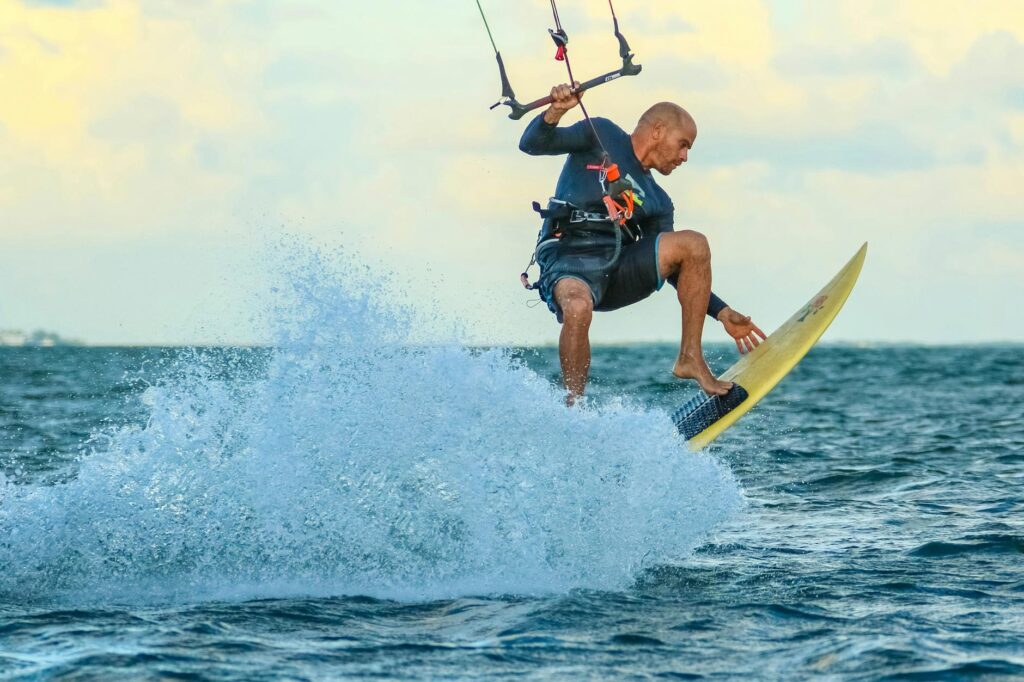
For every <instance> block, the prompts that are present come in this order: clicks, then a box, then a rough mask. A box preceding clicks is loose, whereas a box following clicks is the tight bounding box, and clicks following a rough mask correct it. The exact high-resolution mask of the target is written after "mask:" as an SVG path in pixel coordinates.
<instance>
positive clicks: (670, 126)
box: [630, 102, 697, 175]
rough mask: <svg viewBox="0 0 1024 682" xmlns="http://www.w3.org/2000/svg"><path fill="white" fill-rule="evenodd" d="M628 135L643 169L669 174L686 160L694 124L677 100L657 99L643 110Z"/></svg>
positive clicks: (695, 134) (694, 136)
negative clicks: (658, 100)
mask: <svg viewBox="0 0 1024 682" xmlns="http://www.w3.org/2000/svg"><path fill="white" fill-rule="evenodd" d="M630 137H631V138H632V141H633V151H634V153H636V158H637V159H639V160H640V163H641V165H642V166H643V167H644V170H650V169H652V168H653V169H655V170H657V171H658V172H659V173H661V174H662V175H668V174H669V173H671V172H672V171H673V170H675V169H676V168H678V167H679V165H680V164H682V163H685V162H686V159H687V156H688V155H689V153H690V148H691V147H692V146H693V143H694V141H695V140H696V139H697V124H696V123H695V122H694V120H693V116H690V114H689V113H688V112H687V111H686V109H683V108H682V107H681V106H679V105H678V104H673V103H672V102H658V103H657V104H655V105H654V106H653V107H651V108H650V109H648V110H647V111H645V112H644V115H643V116H641V117H640V121H639V122H638V123H637V124H636V130H634V131H633V134H632V135H631V136H630Z"/></svg>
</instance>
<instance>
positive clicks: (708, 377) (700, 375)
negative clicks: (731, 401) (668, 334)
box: [658, 230, 732, 395]
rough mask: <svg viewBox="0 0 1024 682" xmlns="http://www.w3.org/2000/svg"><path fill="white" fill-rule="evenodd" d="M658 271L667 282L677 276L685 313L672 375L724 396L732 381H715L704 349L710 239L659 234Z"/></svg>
mask: <svg viewBox="0 0 1024 682" xmlns="http://www.w3.org/2000/svg"><path fill="white" fill-rule="evenodd" d="M658 272H659V274H660V275H661V276H662V278H664V279H667V278H669V277H671V276H672V275H678V281H677V283H676V296H677V297H678V298H679V305H680V307H682V310H683V333H682V340H681V342H680V344H679V357H678V358H677V359H676V364H675V366H674V367H673V368H672V373H673V374H675V375H676V376H677V377H679V378H681V379H695V380H696V381H697V383H698V384H700V387H701V388H702V389H704V392H705V393H707V394H708V395H725V394H726V393H727V392H728V391H729V389H730V388H732V382H731V381H719V380H718V379H715V377H714V375H713V374H712V373H711V370H710V368H708V363H707V361H705V360H704V352H703V350H702V349H701V335H702V333H703V331H704V316H705V315H706V314H707V312H708V298H709V297H710V295H711V248H710V247H709V246H708V240H707V238H705V237H704V235H702V234H701V233H699V232H694V231H693V230H683V231H682V232H666V233H663V234H661V235H659V241H658Z"/></svg>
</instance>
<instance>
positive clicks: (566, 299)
mask: <svg viewBox="0 0 1024 682" xmlns="http://www.w3.org/2000/svg"><path fill="white" fill-rule="evenodd" d="M555 301H556V302H557V303H558V307H559V308H561V309H562V320H563V321H564V323H565V324H568V325H571V326H588V325H589V324H590V321H591V319H592V318H593V316H594V301H593V299H592V298H591V295H590V288H589V287H588V286H587V285H586V284H584V283H583V282H580V281H579V280H575V279H563V280H561V281H560V282H559V283H558V285H557V286H556V287H555Z"/></svg>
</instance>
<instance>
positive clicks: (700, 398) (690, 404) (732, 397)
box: [672, 384, 749, 440]
mask: <svg viewBox="0 0 1024 682" xmlns="http://www.w3.org/2000/svg"><path fill="white" fill-rule="evenodd" d="M748 395H749V394H748V393H747V390H746V389H745V388H743V387H742V386H740V385H739V384H733V385H732V388H730V389H729V392H728V393H726V394H725V395H721V396H719V395H713V396H708V395H706V394H705V393H700V394H698V395H696V396H694V397H693V398H692V399H691V400H688V401H687V402H686V403H685V404H683V406H682V407H680V408H679V409H678V410H676V411H675V412H674V413H673V414H672V422H673V423H674V424H675V425H676V428H677V429H678V430H679V433H681V434H683V438H685V439H686V440H690V439H691V438H693V437H694V436H696V435H697V434H698V433H700V432H701V431H703V430H704V429H706V428H708V427H709V426H711V425H712V424H714V423H715V422H716V421H718V420H719V419H721V418H722V417H724V416H725V415H727V414H729V413H730V412H732V411H733V410H734V409H736V408H737V407H739V405H740V403H742V402H743V401H744V400H746V399H747V397H748Z"/></svg>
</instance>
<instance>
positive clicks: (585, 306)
mask: <svg viewBox="0 0 1024 682" xmlns="http://www.w3.org/2000/svg"><path fill="white" fill-rule="evenodd" d="M554 295H555V302H556V303H557V304H558V307H559V308H561V309H562V333H561V335H560V336H559V337H558V359H559V361H561V363H562V382H563V383H564V384H565V388H566V389H567V390H568V391H569V396H568V398H566V402H567V403H568V404H569V405H572V404H573V403H574V402H576V398H578V397H580V396H582V395H583V389H584V388H586V385H587V375H588V374H589V373H590V321H591V320H592V319H593V317H594V299H593V297H592V296H591V294H590V287H588V286H587V285H586V284H584V283H583V282H581V281H580V280H578V279H572V278H571V277H563V278H562V279H560V280H558V282H557V283H556V284H555V291H554Z"/></svg>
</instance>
